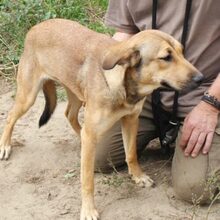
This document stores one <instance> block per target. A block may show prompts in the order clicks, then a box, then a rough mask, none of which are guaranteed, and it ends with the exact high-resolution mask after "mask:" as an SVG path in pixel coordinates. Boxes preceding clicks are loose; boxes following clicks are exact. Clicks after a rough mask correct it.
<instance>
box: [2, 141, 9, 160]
mask: <svg viewBox="0 0 220 220" xmlns="http://www.w3.org/2000/svg"><path fill="white" fill-rule="evenodd" d="M10 153H11V146H10V145H1V144H0V160H7V159H8V158H9V156H10Z"/></svg>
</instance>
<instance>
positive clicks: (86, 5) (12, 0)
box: [0, 0, 111, 78]
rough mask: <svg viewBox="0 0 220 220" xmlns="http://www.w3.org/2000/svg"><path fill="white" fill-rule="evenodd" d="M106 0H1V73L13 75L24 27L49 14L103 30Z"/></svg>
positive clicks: (52, 16)
mask: <svg viewBox="0 0 220 220" xmlns="http://www.w3.org/2000/svg"><path fill="white" fill-rule="evenodd" d="M107 4H108V1H107V0H1V1H0V51H1V53H0V76H1V75H2V76H3V77H6V78H14V76H15V74H16V68H17V64H18V62H19V58H20V55H21V52H22V50H23V44H24V38H25V35H26V33H27V31H28V30H29V29H30V28H31V27H32V26H33V25H35V24H37V23H40V22H42V21H44V20H47V19H51V18H66V19H70V20H75V21H78V22H79V23H81V24H83V25H85V26H87V27H89V28H91V29H93V30H95V31H97V32H102V33H111V30H109V29H108V28H106V26H105V25H104V14H105V11H106V8H107Z"/></svg>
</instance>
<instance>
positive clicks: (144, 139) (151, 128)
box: [95, 98, 220, 203]
mask: <svg viewBox="0 0 220 220" xmlns="http://www.w3.org/2000/svg"><path fill="white" fill-rule="evenodd" d="M181 130H182V127H180V130H179V133H178V137H177V140H176V148H175V153H174V157H173V161H172V181H173V188H174V191H175V192H176V194H177V196H178V197H180V198H181V199H183V200H185V201H189V202H195V201H196V202H200V203H201V202H206V201H208V199H209V197H210V192H211V193H213V192H214V190H215V189H216V185H217V184H218V187H219V182H218V181H219V180H220V174H219V172H220V119H219V123H218V126H217V128H216V131H215V135H214V139H213V142H212V147H211V151H210V152H209V154H208V155H202V154H200V155H199V156H197V157H196V158H191V157H185V156H184V154H183V151H182V150H181V149H180V147H179V139H180V136H181ZM156 137H157V133H156V127H155V124H154V121H153V115H152V110H151V105H150V98H148V99H147V100H146V102H145V105H144V108H143V111H142V113H141V115H140V117H139V129H138V134H137V152H138V155H139V156H140V155H141V152H142V151H143V150H144V149H145V147H146V145H147V144H148V143H149V141H151V140H153V139H154V138H156ZM124 165H125V153H124V148H123V140H122V134H121V126H120V122H118V123H116V124H115V125H114V126H113V127H112V129H110V130H109V131H108V132H107V133H106V134H105V135H104V137H103V138H102V140H101V141H100V143H99V144H98V146H97V149H96V160H95V167H96V170H97V171H101V172H104V173H107V172H111V171H112V167H116V168H119V167H121V166H124ZM210 189H211V191H210Z"/></svg>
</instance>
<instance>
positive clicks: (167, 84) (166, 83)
mask: <svg viewBox="0 0 220 220" xmlns="http://www.w3.org/2000/svg"><path fill="white" fill-rule="evenodd" d="M160 84H161V87H162V88H164V89H167V90H176V89H175V88H173V87H172V86H171V85H170V84H169V83H168V82H166V81H165V80H164V81H162V82H161V83H160Z"/></svg>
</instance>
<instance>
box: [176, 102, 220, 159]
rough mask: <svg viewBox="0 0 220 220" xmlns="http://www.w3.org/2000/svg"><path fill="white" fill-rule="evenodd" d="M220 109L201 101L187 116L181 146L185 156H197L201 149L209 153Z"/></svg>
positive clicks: (204, 152)
mask: <svg viewBox="0 0 220 220" xmlns="http://www.w3.org/2000/svg"><path fill="white" fill-rule="evenodd" d="M218 114H219V111H218V110H217V109H215V108H214V107H213V106H211V105H209V104H207V103H205V102H203V101H201V102H200V103H199V104H198V105H197V106H196V107H195V108H194V109H193V110H192V111H191V112H190V113H189V114H188V116H187V117H186V118H185V120H184V124H183V129H182V136H181V139H180V147H181V148H182V149H183V151H184V154H185V156H189V155H191V156H192V157H196V156H197V155H198V154H199V152H200V151H201V152H202V153H203V154H207V153H208V152H209V150H210V147H211V143H212V139H213V135H214V132H215V128H216V126H217V123H218Z"/></svg>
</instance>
